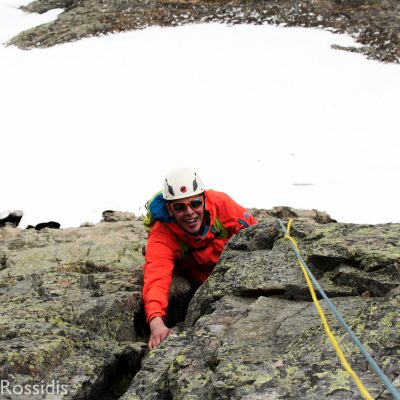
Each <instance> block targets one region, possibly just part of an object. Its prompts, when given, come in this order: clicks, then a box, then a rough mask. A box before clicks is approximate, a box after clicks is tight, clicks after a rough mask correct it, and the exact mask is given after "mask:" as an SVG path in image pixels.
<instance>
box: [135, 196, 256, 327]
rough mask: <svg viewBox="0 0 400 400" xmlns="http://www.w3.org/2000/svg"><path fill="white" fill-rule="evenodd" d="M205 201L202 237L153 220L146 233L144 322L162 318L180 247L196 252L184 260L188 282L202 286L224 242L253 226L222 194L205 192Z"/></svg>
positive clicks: (174, 224) (252, 221) (174, 225)
mask: <svg viewBox="0 0 400 400" xmlns="http://www.w3.org/2000/svg"><path fill="white" fill-rule="evenodd" d="M205 198H206V203H205V204H206V208H205V214H204V218H207V220H208V218H209V228H208V231H207V233H206V234H205V235H204V236H194V235H190V234H188V233H186V232H185V231H184V230H183V229H182V228H181V227H180V226H179V225H178V224H177V223H175V222H168V223H167V222H160V221H157V222H156V223H155V224H154V226H153V227H152V229H151V231H150V234H149V238H148V242H147V247H146V257H145V260H146V264H145V265H144V267H143V268H144V287H143V300H144V307H145V312H146V316H147V322H149V321H150V320H151V319H153V318H154V317H156V316H160V317H162V318H164V319H165V317H166V314H167V307H168V294H169V287H170V284H171V281H172V271H173V269H174V266H175V265H176V263H177V261H178V260H182V256H183V254H182V253H183V251H184V249H183V248H182V247H185V245H187V246H188V248H189V249H191V250H193V249H199V250H195V251H193V252H191V255H190V256H189V257H188V259H189V260H190V261H189V264H190V266H191V269H190V271H187V272H188V273H189V274H190V278H191V280H192V281H194V282H197V283H203V282H204V281H205V280H206V279H207V278H208V277H209V276H210V274H211V272H212V270H213V269H214V267H215V265H216V264H217V262H218V259H219V257H220V255H221V253H222V251H223V249H224V246H225V243H226V242H227V241H228V240H229V239H230V238H231V237H232V236H233V235H234V234H236V233H238V232H239V231H240V230H241V229H243V228H246V227H248V226H250V225H254V224H256V223H257V221H256V220H255V219H254V217H253V216H252V215H250V214H249V213H248V212H247V211H246V210H245V209H244V208H243V207H241V206H240V205H239V204H237V203H236V202H235V201H233V200H232V199H231V198H230V197H229V196H228V195H227V194H225V193H222V192H216V191H214V190H207V191H206V192H205ZM217 217H218V219H219V221H220V222H221V223H222V225H223V227H224V228H225V229H226V231H227V232H225V233H227V237H225V238H222V237H220V235H218V232H217V231H218V230H217V229H216V228H217V227H218V223H217V224H216V218H217ZM216 232H217V233H216ZM184 244H185V245H184ZM193 264H194V265H193Z"/></svg>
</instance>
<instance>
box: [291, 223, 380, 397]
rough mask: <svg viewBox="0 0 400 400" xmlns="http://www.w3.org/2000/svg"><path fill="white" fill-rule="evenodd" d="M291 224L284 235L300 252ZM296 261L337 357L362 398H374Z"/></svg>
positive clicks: (304, 270)
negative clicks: (338, 339)
mask: <svg viewBox="0 0 400 400" xmlns="http://www.w3.org/2000/svg"><path fill="white" fill-rule="evenodd" d="M291 224H292V219H290V220H289V223H288V225H287V228H286V230H287V234H286V235H285V238H286V239H288V240H290V241H291V242H292V243H293V245H294V246H295V248H296V249H297V251H298V252H299V253H300V251H299V247H298V246H297V243H296V241H295V240H294V239H293V238H292V237H291V236H290V227H291ZM298 261H299V265H300V268H301V270H302V271H303V274H304V277H305V279H306V282H307V285H308V288H309V289H310V293H311V297H312V299H313V302H314V305H315V308H316V309H317V311H318V313H319V316H320V318H321V321H322V324H323V325H324V329H325V332H326V334H327V335H328V337H329V340H330V341H331V343H332V345H333V347H334V348H335V350H336V354H337V355H338V357H339V359H340V362H341V363H342V365H343V367H344V369H345V370H346V371H347V372H348V373H349V374H350V376H351V377H352V378H353V381H354V382H355V384H356V385H357V387H358V389H359V390H360V392H361V394H362V395H363V396H364V398H366V399H367V400H374V399H373V397H372V396H371V395H370V394H369V392H368V390H367V389H366V388H365V387H364V385H363V383H362V382H361V380H360V378H359V377H358V376H357V374H356V373H355V372H354V371H353V369H352V368H351V366H350V365H349V363H348V362H347V360H346V358H345V356H344V355H343V352H342V350H341V349H340V347H339V345H338V343H337V340H336V338H335V336H334V335H333V333H332V331H331V329H330V328H329V325H328V321H327V320H326V317H325V314H324V311H323V310H322V308H321V306H320V305H319V302H318V299H317V296H316V295H315V291H314V287H313V285H312V283H311V280H310V277H309V276H308V273H307V270H306V268H305V267H304V265H303V262H302V261H301V260H300V259H299V260H298Z"/></svg>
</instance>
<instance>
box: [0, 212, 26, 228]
mask: <svg viewBox="0 0 400 400" xmlns="http://www.w3.org/2000/svg"><path fill="white" fill-rule="evenodd" d="M23 216H24V213H23V212H22V211H20V210H14V211H3V212H0V227H2V226H6V224H8V225H10V226H14V227H17V226H18V225H19V223H20V222H21V219H22V217H23Z"/></svg>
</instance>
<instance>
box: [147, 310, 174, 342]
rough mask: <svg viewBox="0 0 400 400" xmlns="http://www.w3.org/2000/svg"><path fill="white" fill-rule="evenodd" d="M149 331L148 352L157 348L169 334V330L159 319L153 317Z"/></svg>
mask: <svg viewBox="0 0 400 400" xmlns="http://www.w3.org/2000/svg"><path fill="white" fill-rule="evenodd" d="M150 330H151V334H150V340H149V344H148V346H149V349H150V350H151V349H154V347H156V346H158V345H159V344H160V343H161V342H162V341H163V340H164V339H165V338H166V337H167V336H168V335H169V333H170V331H169V328H167V327H166V326H165V324H164V321H163V319H162V318H161V317H154V318H153V319H152V320H151V321H150Z"/></svg>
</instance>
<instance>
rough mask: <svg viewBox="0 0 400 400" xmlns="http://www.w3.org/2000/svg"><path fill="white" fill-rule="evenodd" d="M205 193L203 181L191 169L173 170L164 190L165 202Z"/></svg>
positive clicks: (168, 176) (167, 177) (165, 181)
mask: <svg viewBox="0 0 400 400" xmlns="http://www.w3.org/2000/svg"><path fill="white" fill-rule="evenodd" d="M203 192H204V184H203V181H202V180H201V179H200V177H199V175H198V174H197V173H196V172H195V171H194V170H193V169H191V168H176V169H173V170H172V171H170V172H169V173H168V174H167V176H166V177H165V180H164V190H163V197H164V199H165V200H177V199H183V198H185V197H190V196H195V195H196V194H200V193H203Z"/></svg>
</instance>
